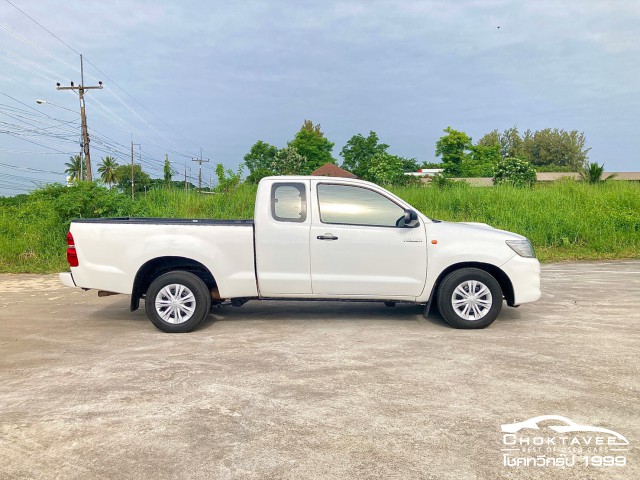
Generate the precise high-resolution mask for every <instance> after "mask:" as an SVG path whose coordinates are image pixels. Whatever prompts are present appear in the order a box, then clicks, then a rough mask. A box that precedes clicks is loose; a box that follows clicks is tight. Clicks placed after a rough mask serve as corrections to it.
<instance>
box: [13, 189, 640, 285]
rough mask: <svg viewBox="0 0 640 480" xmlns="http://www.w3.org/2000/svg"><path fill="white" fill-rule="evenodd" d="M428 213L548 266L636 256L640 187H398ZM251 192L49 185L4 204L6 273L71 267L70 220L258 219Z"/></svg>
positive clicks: (639, 238)
mask: <svg viewBox="0 0 640 480" xmlns="http://www.w3.org/2000/svg"><path fill="white" fill-rule="evenodd" d="M392 190H393V192H394V193H396V194H397V195H398V196H400V197H401V198H403V199H405V200H406V201H407V202H409V203H410V204H411V205H413V206H414V207H415V208H417V209H419V210H420V211H422V212H423V213H425V214H426V215H427V216H430V217H433V218H437V219H440V220H451V221H473V222H485V223H488V224H490V225H492V226H494V227H496V228H501V229H505V230H510V231H514V232H517V233H520V234H522V235H525V236H527V237H528V238H530V239H531V241H532V243H533V244H534V246H535V248H536V251H537V254H538V257H539V258H540V260H541V261H543V262H549V261H559V260H595V259H614V258H640V184H636V183H629V182H622V181H616V182H606V183H602V184H599V185H588V184H583V183H579V182H574V181H563V182H557V183H552V184H547V185H545V184H539V185H536V187H535V188H532V189H519V188H513V187H500V188H472V187H468V186H454V187H451V188H446V189H443V190H439V189H436V188H432V187H422V186H420V187H398V188H393V189H392ZM254 200H255V187H253V186H249V185H241V186H240V187H239V188H238V189H236V190H234V191H233V192H231V193H228V194H209V195H206V194H201V195H200V194H198V193H197V192H188V193H187V192H184V191H182V190H154V191H150V192H148V193H147V194H146V195H141V196H139V197H138V198H137V199H136V200H135V201H132V200H131V199H130V198H129V197H128V195H123V194H120V193H117V192H115V191H108V190H106V189H104V188H102V187H98V186H96V185H92V184H83V185H80V186H76V187H73V188H66V187H62V186H51V187H47V188H45V189H42V190H38V191H36V192H33V193H31V194H29V195H26V196H21V197H17V198H4V199H0V272H4V273H25V272H32V273H48V272H57V271H64V270H67V269H68V268H67V264H66V258H65V248H66V247H65V234H66V231H67V229H68V226H69V221H70V220H71V219H72V218H78V217H83V218H90V217H113V216H140V217H174V218H178V217H187V218H220V219H229V218H244V219H247V218H252V217H253V208H254Z"/></svg>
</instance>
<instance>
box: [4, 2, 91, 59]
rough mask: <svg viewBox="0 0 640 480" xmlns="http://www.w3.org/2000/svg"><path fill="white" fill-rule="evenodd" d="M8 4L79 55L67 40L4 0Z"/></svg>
mask: <svg viewBox="0 0 640 480" xmlns="http://www.w3.org/2000/svg"><path fill="white" fill-rule="evenodd" d="M5 1H6V2H7V3H8V4H9V5H11V6H12V7H13V8H15V9H16V10H18V11H19V12H20V13H22V14H23V15H24V16H25V17H27V18H28V19H29V20H31V21H32V22H34V23H35V24H36V25H38V26H39V27H40V28H42V29H43V30H44V31H45V32H47V33H48V34H49V35H51V36H52V37H54V38H56V39H57V40H58V41H60V42H61V43H62V44H64V45H66V46H67V47H68V48H69V49H70V50H71V51H73V52H75V53H77V54H78V55H80V53H79V52H78V51H76V50H75V49H74V48H73V47H72V46H71V45H69V44H68V43H67V42H65V41H64V40H62V39H61V38H60V37H58V36H57V35H56V34H55V33H53V32H52V31H51V30H49V29H48V28H46V27H45V26H43V25H42V24H41V23H39V22H38V21H37V20H36V19H35V18H33V17H32V16H31V15H29V14H28V13H27V12H25V11H24V10H22V9H20V8H19V7H17V6H16V5H14V4H13V3H11V2H10V1H9V0H5Z"/></svg>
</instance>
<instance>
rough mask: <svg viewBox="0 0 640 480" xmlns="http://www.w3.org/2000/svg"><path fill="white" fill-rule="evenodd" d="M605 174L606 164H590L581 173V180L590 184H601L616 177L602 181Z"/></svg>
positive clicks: (610, 176)
mask: <svg viewBox="0 0 640 480" xmlns="http://www.w3.org/2000/svg"><path fill="white" fill-rule="evenodd" d="M603 173H604V163H603V164H602V165H598V164H597V163H596V162H593V163H590V164H589V165H587V166H586V167H585V168H583V169H582V170H581V171H580V178H582V180H584V181H585V182H588V183H600V182H603V181H606V180H609V179H610V178H613V177H614V176H615V175H609V176H608V177H607V178H605V179H604V180H603V179H602V174H603Z"/></svg>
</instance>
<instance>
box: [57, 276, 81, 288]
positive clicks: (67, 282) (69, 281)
mask: <svg viewBox="0 0 640 480" xmlns="http://www.w3.org/2000/svg"><path fill="white" fill-rule="evenodd" d="M58 276H59V277H60V281H61V282H62V284H63V285H64V286H65V287H74V288H75V287H77V285H76V283H75V282H74V281H73V275H71V272H62V273H61V274H60V275H58Z"/></svg>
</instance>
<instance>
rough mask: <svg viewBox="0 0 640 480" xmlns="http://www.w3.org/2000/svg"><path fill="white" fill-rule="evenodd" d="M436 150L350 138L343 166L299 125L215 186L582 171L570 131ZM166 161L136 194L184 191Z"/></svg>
mask: <svg viewBox="0 0 640 480" xmlns="http://www.w3.org/2000/svg"><path fill="white" fill-rule="evenodd" d="M443 132H444V135H443V136H441V137H440V138H439V139H438V141H437V142H436V145H435V152H434V153H435V157H436V161H427V162H423V163H419V162H418V161H417V160H416V159H415V158H406V157H402V156H399V155H394V154H392V153H390V151H389V150H390V149H391V147H390V146H389V145H388V144H386V143H383V142H381V141H380V139H379V137H378V135H377V133H376V132H374V131H369V133H368V135H366V136H365V135H363V134H361V133H357V134H355V135H353V136H352V137H351V138H350V139H349V140H348V141H347V142H346V144H345V145H344V147H342V149H341V150H340V154H339V155H340V157H342V161H341V162H338V160H337V159H336V158H334V157H333V148H334V146H335V143H334V142H332V141H330V140H329V139H328V138H327V137H326V135H325V134H324V132H323V131H322V129H321V126H320V124H314V123H313V122H312V121H311V120H305V121H304V122H303V124H302V126H301V127H300V130H299V131H298V132H297V133H296V134H295V135H294V137H293V139H291V140H290V141H289V142H287V144H286V145H285V146H283V147H281V148H278V147H276V146H274V145H271V144H269V143H267V142H265V141H263V140H258V141H257V142H256V143H255V144H253V146H252V147H251V148H250V150H249V152H248V153H247V154H246V155H244V158H243V160H244V162H243V163H242V164H241V166H240V169H239V170H238V171H237V172H233V171H231V170H228V169H225V168H224V167H223V166H222V164H218V165H217V166H216V176H217V179H218V187H219V189H221V190H222V191H226V190H228V189H229V188H230V186H233V185H237V184H238V183H240V182H241V181H242V177H243V168H245V167H246V168H247V170H248V175H247V177H246V179H245V180H244V181H246V182H248V183H258V182H259V181H260V179H262V178H264V177H266V176H270V175H309V174H311V173H312V172H313V171H314V170H316V169H317V168H319V167H321V166H322V165H325V164H327V163H331V164H336V165H338V164H339V165H340V166H341V167H342V168H343V169H345V170H347V171H349V172H351V173H353V174H354V175H356V176H357V177H358V178H361V179H363V180H368V181H371V182H374V183H378V184H380V185H399V184H407V183H411V182H415V181H417V180H416V178H415V177H412V176H408V175H405V174H406V173H409V172H416V171H417V170H418V169H420V168H439V169H442V170H443V175H444V176H445V177H494V178H497V179H498V180H499V179H500V178H502V176H504V175H506V176H507V177H508V176H509V172H516V171H517V172H526V175H525V176H526V178H531V176H532V175H533V178H535V171H567V172H568V171H573V172H577V171H581V170H583V169H585V168H586V167H588V161H587V160H588V153H589V150H590V149H589V148H587V147H586V146H585V145H586V138H585V135H584V133H582V132H578V131H577V130H572V131H566V130H563V129H557V128H556V129H551V128H546V129H543V130H537V131H531V130H526V131H525V132H524V133H520V131H519V130H518V128H517V127H516V126H514V127H511V128H508V129H506V130H504V131H503V132H500V131H498V130H493V131H491V132H489V133H487V134H485V135H484V136H482V137H481V138H480V140H478V142H477V143H475V144H474V143H473V140H472V138H471V137H470V136H469V135H467V134H466V133H465V132H463V131H459V130H455V129H453V128H452V127H447V128H445V129H444V131H443ZM66 166H67V170H66V172H67V173H68V174H69V176H70V178H71V180H83V179H85V178H86V177H83V173H82V172H83V171H84V172H86V166H83V161H82V160H81V158H80V156H75V157H71V159H70V162H69V163H67V164H66ZM171 172H172V170H171V166H170V164H169V160H168V159H166V160H165V164H164V178H163V179H151V178H150V176H149V175H148V174H147V173H146V172H144V171H143V170H142V167H141V166H140V165H135V166H134V172H133V174H134V186H135V188H136V190H137V191H143V190H144V189H146V188H149V187H155V186H171V185H173V184H177V185H183V183H182V182H174V181H173V180H172V178H171ZM98 173H99V174H100V178H101V179H102V181H103V182H104V183H106V184H107V185H109V187H111V186H113V185H115V186H116V187H117V188H119V189H121V190H123V191H126V190H127V189H129V188H130V185H131V167H130V166H129V165H126V164H125V165H118V163H117V162H116V160H115V159H114V158H112V157H109V156H107V157H104V158H103V159H102V162H101V163H100V164H99V165H98Z"/></svg>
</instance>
